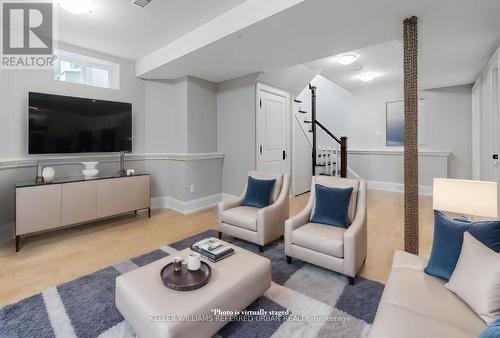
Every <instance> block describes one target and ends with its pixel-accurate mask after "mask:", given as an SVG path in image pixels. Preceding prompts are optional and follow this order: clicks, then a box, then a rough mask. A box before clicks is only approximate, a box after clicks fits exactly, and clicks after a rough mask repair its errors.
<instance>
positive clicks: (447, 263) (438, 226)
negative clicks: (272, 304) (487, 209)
mask: <svg viewBox="0 0 500 338" xmlns="http://www.w3.org/2000/svg"><path fill="white" fill-rule="evenodd" d="M466 231H468V232H469V233H470V234H471V235H472V236H474V237H475V238H476V239H477V240H478V241H480V242H481V243H483V244H484V245H486V246H487V247H489V248H490V249H492V250H494V251H495V252H500V221H480V222H469V221H464V220H463V219H460V220H454V219H451V218H449V217H447V216H446V215H444V214H442V213H441V212H439V211H434V239H433V242H432V252H431V257H430V259H429V263H428V264H427V267H426V268H425V273H427V274H429V275H432V276H436V277H440V278H443V279H446V280H449V279H450V277H451V275H452V274H453V271H454V270H455V266H456V265H457V262H458V257H460V252H461V251H462V243H463V240H464V232H466Z"/></svg>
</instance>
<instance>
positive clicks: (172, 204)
mask: <svg viewBox="0 0 500 338" xmlns="http://www.w3.org/2000/svg"><path fill="white" fill-rule="evenodd" d="M222 195H223V194H215V195H211V196H206V197H202V198H198V199H195V200H191V201H181V200H179V199H177V198H174V197H170V196H163V197H154V198H152V199H151V208H153V209H172V210H174V211H176V212H178V213H181V214H183V215H189V214H192V213H194V212H197V211H200V210H204V209H208V208H211V207H213V206H214V205H216V204H217V203H219V202H221V201H222Z"/></svg>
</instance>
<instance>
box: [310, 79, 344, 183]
mask: <svg viewBox="0 0 500 338" xmlns="http://www.w3.org/2000/svg"><path fill="white" fill-rule="evenodd" d="M309 89H310V90H311V130H310V131H311V132H312V174H313V176H314V175H316V174H323V175H329V176H340V177H344V178H345V177H347V137H345V136H342V137H340V138H338V137H336V136H335V135H334V134H333V133H332V132H331V131H330V130H329V129H328V128H326V127H325V126H324V125H323V124H322V123H321V122H319V121H318V120H317V119H316V89H317V88H316V87H315V86H312V85H310V84H309ZM317 127H319V128H320V130H321V132H322V133H324V134H325V137H322V138H321V139H320V140H319V141H320V142H322V143H326V144H321V145H319V146H318V131H319V130H318V128H317ZM318 168H322V170H321V172H319V170H318Z"/></svg>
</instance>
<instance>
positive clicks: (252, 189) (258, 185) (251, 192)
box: [241, 176, 276, 208]
mask: <svg viewBox="0 0 500 338" xmlns="http://www.w3.org/2000/svg"><path fill="white" fill-rule="evenodd" d="M275 183H276V180H275V179H272V180H260V179H256V178H254V177H252V176H248V183H247V191H246V193H245V198H244V199H243V202H241V204H242V205H244V206H247V207H256V208H265V207H267V206H268V205H269V204H270V203H271V195H272V192H273V188H274V184H275Z"/></svg>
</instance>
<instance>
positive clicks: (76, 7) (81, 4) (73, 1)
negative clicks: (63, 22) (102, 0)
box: [57, 0, 92, 14]
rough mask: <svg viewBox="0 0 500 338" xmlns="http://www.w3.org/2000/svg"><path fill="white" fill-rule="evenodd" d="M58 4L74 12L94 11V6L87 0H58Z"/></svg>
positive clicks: (85, 12)
mask: <svg viewBox="0 0 500 338" xmlns="http://www.w3.org/2000/svg"><path fill="white" fill-rule="evenodd" d="M57 4H58V5H59V6H61V7H62V8H64V9H65V10H67V11H68V12H70V13H73V14H87V13H92V7H91V6H90V4H89V2H88V1H87V0H57Z"/></svg>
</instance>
